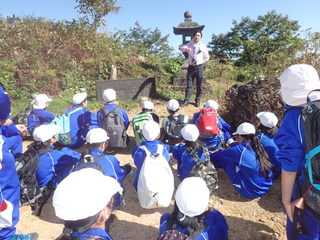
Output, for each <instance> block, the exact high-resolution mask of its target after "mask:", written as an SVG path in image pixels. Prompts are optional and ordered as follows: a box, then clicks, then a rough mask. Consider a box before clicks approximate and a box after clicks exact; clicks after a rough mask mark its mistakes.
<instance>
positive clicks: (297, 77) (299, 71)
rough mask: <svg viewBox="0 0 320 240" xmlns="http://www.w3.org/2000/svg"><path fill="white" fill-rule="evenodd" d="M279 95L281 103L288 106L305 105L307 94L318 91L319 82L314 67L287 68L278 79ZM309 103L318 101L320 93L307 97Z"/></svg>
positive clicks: (298, 66) (298, 65) (303, 65)
mask: <svg viewBox="0 0 320 240" xmlns="http://www.w3.org/2000/svg"><path fill="white" fill-rule="evenodd" d="M279 79H280V84H281V88H280V93H281V96H282V99H283V101H284V102H285V103H286V104H288V105H290V106H298V105H301V104H305V103H307V96H308V94H309V93H310V92H311V91H312V90H315V89H320V80H319V75H318V73H317V71H316V70H315V69H314V67H312V66H310V65H307V64H296V65H292V66H291V67H288V68H287V69H286V70H285V71H284V72H283V73H282V74H281V76H280V77H279ZM309 97H310V99H311V101H315V100H317V99H320V92H319V91H316V92H314V93H311V94H310V95H309Z"/></svg>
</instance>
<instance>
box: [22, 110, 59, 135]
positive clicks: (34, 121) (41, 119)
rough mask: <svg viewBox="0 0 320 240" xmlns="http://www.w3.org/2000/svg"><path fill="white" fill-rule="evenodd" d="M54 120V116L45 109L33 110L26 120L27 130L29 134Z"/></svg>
mask: <svg viewBox="0 0 320 240" xmlns="http://www.w3.org/2000/svg"><path fill="white" fill-rule="evenodd" d="M54 118H55V115H54V114H53V113H51V112H48V111H47V110H45V109H34V110H33V111H32V112H31V113H30V114H29V116H28V119H27V128H28V131H29V132H30V133H32V132H33V130H34V129H35V128H36V127H38V126H40V125H42V124H48V123H50V122H51V121H52V120H53V119H54Z"/></svg>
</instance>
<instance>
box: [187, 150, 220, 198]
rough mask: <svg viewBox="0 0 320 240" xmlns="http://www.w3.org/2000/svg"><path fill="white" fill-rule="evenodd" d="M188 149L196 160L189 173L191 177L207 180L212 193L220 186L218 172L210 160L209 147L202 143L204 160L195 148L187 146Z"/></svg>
mask: <svg viewBox="0 0 320 240" xmlns="http://www.w3.org/2000/svg"><path fill="white" fill-rule="evenodd" d="M186 150H187V151H188V153H189V154H190V156H191V157H192V158H193V160H194V161H195V162H196V164H195V165H194V166H193V168H192V169H191V171H190V173H189V177H201V178H202V179H203V180H204V181H205V182H206V184H207V187H208V189H209V191H210V193H212V192H213V190H216V189H217V188H218V173H217V170H216V169H215V167H214V165H213V164H212V162H211V160H210V156H209V151H208V148H207V147H205V146H204V145H202V150H203V153H204V156H205V161H204V162H202V161H201V160H200V158H199V156H198V154H197V153H196V151H195V150H194V149H193V148H191V147H187V148H186Z"/></svg>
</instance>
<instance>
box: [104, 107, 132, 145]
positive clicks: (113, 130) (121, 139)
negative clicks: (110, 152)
mask: <svg viewBox="0 0 320 240" xmlns="http://www.w3.org/2000/svg"><path fill="white" fill-rule="evenodd" d="M101 110H102V111H103V112H104V115H105V116H104V117H103V122H102V128H103V129H104V130H106V132H107V133H108V136H109V138H110V139H109V142H108V144H109V146H110V147H117V148H126V147H127V133H126V127H125V125H124V122H123V120H122V117H121V115H120V114H119V107H118V106H116V107H115V109H114V110H113V111H109V110H108V109H107V108H106V107H103V108H102V109H101Z"/></svg>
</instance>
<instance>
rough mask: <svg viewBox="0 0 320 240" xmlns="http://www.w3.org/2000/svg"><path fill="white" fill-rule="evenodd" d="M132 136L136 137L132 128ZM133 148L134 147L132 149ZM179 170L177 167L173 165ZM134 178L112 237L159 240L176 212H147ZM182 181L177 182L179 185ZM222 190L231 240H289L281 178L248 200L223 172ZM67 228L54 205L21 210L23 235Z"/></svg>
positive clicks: (51, 235)
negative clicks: (167, 215) (166, 216)
mask: <svg viewBox="0 0 320 240" xmlns="http://www.w3.org/2000/svg"><path fill="white" fill-rule="evenodd" d="M155 109H156V110H155V113H156V114H158V115H159V116H160V117H161V118H162V117H164V116H167V111H166V108H165V106H164V104H163V103H160V102H158V103H155ZM139 111H140V109H134V110H133V111H130V112H129V117H130V118H131V119H132V117H133V116H134V115H135V114H137V113H138V112H139ZM196 111H198V108H196V107H194V106H192V105H189V106H188V107H183V108H181V110H180V112H181V113H182V114H186V115H189V116H190V117H192V114H193V113H194V112H196ZM129 135H130V136H133V132H132V129H131V128H129ZM131 142H133V141H131ZM130 147H131V148H130V149H132V148H133V147H134V145H132V146H130ZM116 157H117V158H118V160H119V161H120V162H121V164H126V163H130V164H131V165H132V166H134V164H133V160H132V158H131V152H130V151H127V152H124V153H122V154H117V155H116ZM173 168H174V169H176V165H174V166H173ZM133 179H134V177H133V176H128V177H127V178H126V179H125V181H124V188H125V190H126V192H125V195H124V200H125V203H124V204H123V205H122V206H121V207H120V209H119V210H116V211H115V212H114V214H115V215H116V219H115V220H114V222H113V223H112V224H111V227H110V235H111V236H112V237H113V239H114V240H142V239H147V240H149V239H156V237H157V232H158V227H159V221H160V217H161V215H162V214H163V213H164V212H170V211H172V204H173V201H172V204H171V206H170V207H168V208H164V209H153V210H146V209H142V208H141V207H140V205H139V202H138V197H137V194H136V192H135V190H134V188H133V186H132V183H133ZM178 183H179V181H178V179H176V185H178ZM219 183H220V184H219V189H218V190H217V192H216V194H215V196H213V197H212V198H211V200H210V206H211V207H214V208H216V209H217V210H219V211H220V212H221V213H222V214H223V215H224V216H225V218H226V220H227V222H228V225H229V239H230V240H235V239H237V240H244V239H258V240H260V239H261V240H271V239H272V240H273V239H274V240H275V239H277V240H283V239H286V237H285V219H286V217H285V214H284V212H283V208H282V204H281V191H280V179H278V180H277V181H276V182H275V183H274V185H273V187H272V188H271V190H270V192H269V193H268V194H266V195H265V196H263V197H262V198H258V199H255V200H251V201H249V200H247V199H244V198H242V197H240V196H239V194H237V193H236V192H235V191H234V190H233V188H232V187H231V184H230V182H229V179H228V178H227V177H226V175H225V174H224V172H223V171H219ZM62 228H63V225H62V224H61V222H60V221H59V219H57V218H56V217H55V214H54V209H53V208H52V205H51V202H50V203H47V204H46V205H45V207H44V209H43V212H42V214H41V216H40V218H39V217H36V216H34V215H32V213H31V209H30V207H28V206H26V207H22V208H21V216H20V222H19V223H18V225H17V230H18V231H21V232H23V233H29V232H38V233H39V235H40V238H39V239H40V240H47V239H55V238H56V237H57V236H59V235H60V233H61V232H62Z"/></svg>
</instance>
